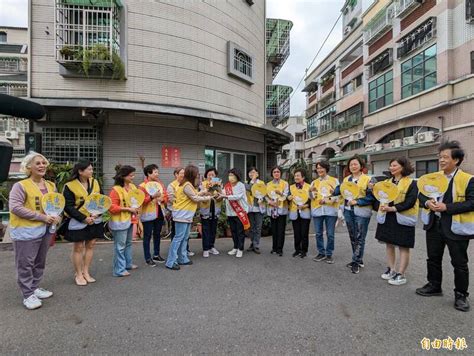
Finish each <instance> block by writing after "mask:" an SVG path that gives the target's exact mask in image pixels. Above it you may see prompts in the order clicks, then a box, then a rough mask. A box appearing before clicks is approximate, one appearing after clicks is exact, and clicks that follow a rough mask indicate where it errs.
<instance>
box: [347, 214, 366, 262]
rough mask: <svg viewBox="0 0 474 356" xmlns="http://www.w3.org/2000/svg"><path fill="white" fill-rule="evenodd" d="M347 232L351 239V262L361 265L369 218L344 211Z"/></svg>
mask: <svg viewBox="0 0 474 356" xmlns="http://www.w3.org/2000/svg"><path fill="white" fill-rule="evenodd" d="M344 219H345V220H346V225H347V231H348V232H349V238H350V239H351V246H352V262H356V263H359V264H360V263H362V259H363V258H364V249H365V238H366V236H367V230H368V227H369V222H370V218H362V217H360V216H356V215H355V214H354V210H352V209H351V210H347V209H344Z"/></svg>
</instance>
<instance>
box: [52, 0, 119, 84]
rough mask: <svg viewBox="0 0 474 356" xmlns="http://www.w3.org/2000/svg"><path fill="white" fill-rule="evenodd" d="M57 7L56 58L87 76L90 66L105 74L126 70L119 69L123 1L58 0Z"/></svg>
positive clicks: (91, 68) (65, 65)
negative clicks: (106, 72)
mask: <svg viewBox="0 0 474 356" xmlns="http://www.w3.org/2000/svg"><path fill="white" fill-rule="evenodd" d="M55 6H56V16H55V26H54V27H55V48H56V61H58V62H59V63H61V64H62V65H63V66H64V67H66V68H70V69H78V70H79V71H80V72H82V73H83V74H85V75H86V76H89V69H90V70H91V72H92V73H93V74H94V72H100V73H99V74H101V75H104V72H105V71H111V72H116V71H117V69H120V70H122V68H118V67H119V66H120V64H121V59H120V21H119V20H120V19H119V15H120V8H121V6H122V5H121V2H120V1H119V0H98V1H86V0H56V5H55ZM122 67H123V64H122ZM95 74H97V73H95ZM114 74H117V73H114ZM120 74H123V73H120ZM120 76H122V75H120ZM121 79H123V78H121Z"/></svg>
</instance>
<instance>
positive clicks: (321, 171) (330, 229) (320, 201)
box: [311, 161, 339, 264]
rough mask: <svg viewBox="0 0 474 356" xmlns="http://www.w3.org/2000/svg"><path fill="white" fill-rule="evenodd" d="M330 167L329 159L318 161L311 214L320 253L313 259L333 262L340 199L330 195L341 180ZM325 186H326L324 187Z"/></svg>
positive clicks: (312, 191) (312, 193) (312, 187)
mask: <svg viewBox="0 0 474 356" xmlns="http://www.w3.org/2000/svg"><path fill="white" fill-rule="evenodd" d="M330 168H331V166H330V165H329V162H328V161H320V162H318V163H316V172H317V173H318V178H316V179H315V180H314V181H313V182H312V183H311V215H312V217H313V219H314V230H315V233H316V247H317V249H318V254H317V255H316V257H315V258H313V261H315V262H320V261H326V263H329V264H333V263H334V258H333V253H334V237H335V230H336V222H337V213H338V209H339V199H338V198H337V197H330V196H329V195H331V194H332V192H333V191H334V190H335V189H336V187H338V186H339V180H338V179H337V178H334V177H331V176H330V175H329V174H328V173H329V170H330ZM322 182H324V185H323V186H321V183H322ZM324 187H326V188H325V189H323V188H324ZM325 190H326V191H325ZM331 190H332V191H331ZM325 226H326V235H327V242H326V247H325V246H324V236H323V234H324V227H325Z"/></svg>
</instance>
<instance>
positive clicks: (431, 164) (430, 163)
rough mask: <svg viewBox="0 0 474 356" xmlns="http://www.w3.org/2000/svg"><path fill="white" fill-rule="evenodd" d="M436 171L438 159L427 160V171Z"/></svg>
mask: <svg viewBox="0 0 474 356" xmlns="http://www.w3.org/2000/svg"><path fill="white" fill-rule="evenodd" d="M437 171H438V161H428V172H427V173H434V172H437Z"/></svg>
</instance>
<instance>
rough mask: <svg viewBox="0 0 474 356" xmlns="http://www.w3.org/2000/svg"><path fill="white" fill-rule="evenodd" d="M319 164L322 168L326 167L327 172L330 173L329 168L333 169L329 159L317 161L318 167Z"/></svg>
mask: <svg viewBox="0 0 474 356" xmlns="http://www.w3.org/2000/svg"><path fill="white" fill-rule="evenodd" d="M318 166H320V167H321V168H324V169H325V170H326V173H328V172H329V170H330V169H331V165H330V164H329V162H328V161H319V162H317V163H316V168H318Z"/></svg>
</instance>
